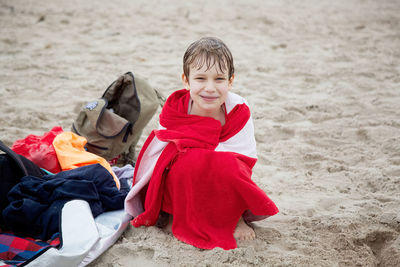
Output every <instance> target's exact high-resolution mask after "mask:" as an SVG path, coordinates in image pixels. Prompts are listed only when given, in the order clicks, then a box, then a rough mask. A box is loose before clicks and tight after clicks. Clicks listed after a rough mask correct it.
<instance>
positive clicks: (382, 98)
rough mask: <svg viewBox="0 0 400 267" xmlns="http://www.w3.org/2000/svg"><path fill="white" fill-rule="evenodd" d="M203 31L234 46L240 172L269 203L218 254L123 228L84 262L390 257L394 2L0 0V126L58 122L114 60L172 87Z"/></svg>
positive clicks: (397, 88) (42, 128)
mask: <svg viewBox="0 0 400 267" xmlns="http://www.w3.org/2000/svg"><path fill="white" fill-rule="evenodd" d="M202 36H216V37H219V38H221V39H222V40H224V41H225V42H226V44H227V45H228V46H229V47H230V49H231V51H232V54H233V56H234V61H235V68H236V72H235V75H236V77H235V84H234V88H233V91H234V92H236V93H238V94H240V95H242V96H243V97H245V98H246V99H247V101H248V102H249V104H250V107H251V112H252V116H253V120H254V124H255V133H256V140H257V151H258V162H257V164H256V166H255V168H254V170H253V171H254V172H253V180H254V181H255V182H256V183H257V184H258V185H259V186H260V187H261V188H262V189H263V190H264V191H265V192H266V193H267V194H268V196H269V197H270V198H271V199H272V200H274V202H275V203H276V204H277V206H278V207H279V209H280V213H279V214H278V215H275V216H273V217H271V218H268V219H266V220H263V221H261V222H256V223H253V226H254V228H255V232H256V235H257V239H256V240H254V241H242V242H238V246H239V248H237V249H234V250H230V251H225V250H222V249H213V250H201V249H197V248H195V247H192V246H190V245H187V244H185V243H182V242H180V241H178V240H176V239H175V238H174V237H173V236H172V234H170V233H166V232H165V231H163V230H162V229H159V228H156V227H148V228H145V227H142V228H134V227H132V226H130V227H129V228H128V229H127V231H126V232H125V233H124V234H123V235H122V237H121V238H120V239H119V240H118V241H117V243H115V244H114V245H113V246H112V247H111V248H110V249H109V250H108V251H106V252H105V253H104V254H103V255H102V256H100V257H99V258H98V259H96V260H95V261H94V262H93V263H92V264H90V266H100V267H106V266H136V265H137V266H382V267H383V266H385V267H386V266H400V234H399V233H400V1H397V0H382V1H373V0H347V1H345V0H338V1H317V0H306V1H298V0H295V1H288V0H284V1H263V0H249V1H227V0H223V1H178V0H170V1H163V0H158V1H157V0H115V1H106V0H98V1H89V0H85V1H78V0H73V1H60V0H41V1H30V0H17V1H15V0H0V139H1V140H2V141H3V142H4V143H5V144H7V145H9V146H11V145H12V144H13V142H14V141H15V140H17V139H21V138H24V137H26V136H27V135H28V134H36V135H43V134H44V133H45V132H47V131H49V130H50V129H51V128H52V127H54V126H62V127H63V129H64V131H69V130H70V128H71V124H72V122H73V120H74V119H75V117H76V114H77V110H78V109H79V107H80V106H81V105H82V104H83V103H86V102H88V101H91V100H93V99H96V98H99V97H101V95H102V93H103V91H104V90H105V89H106V88H107V86H108V85H109V84H110V83H111V82H112V81H114V80H115V79H116V78H117V77H118V76H119V75H121V74H123V73H125V72H127V71H132V72H133V73H135V74H137V75H140V76H142V77H144V78H146V79H147V80H148V81H149V83H150V84H151V85H152V86H154V87H155V88H157V89H158V90H160V91H161V92H163V93H164V94H165V95H169V94H170V93H172V92H173V91H174V90H177V89H181V88H182V84H181V78H180V77H181V74H182V56H183V53H184V51H185V49H186V47H187V46H188V45H189V44H190V43H191V42H193V41H194V40H196V39H198V38H200V37H202ZM159 112H160V110H158V112H157V114H156V116H155V117H154V118H153V119H152V121H151V122H150V123H149V124H148V126H147V127H146V129H145V131H144V134H143V136H142V137H141V139H140V142H139V145H138V151H139V149H140V147H141V146H142V144H143V142H144V140H145V138H146V136H147V135H148V134H149V133H150V131H151V130H152V129H154V128H155V127H157V123H158V114H159Z"/></svg>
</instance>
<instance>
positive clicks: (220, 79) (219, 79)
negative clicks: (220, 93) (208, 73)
mask: <svg viewBox="0 0 400 267" xmlns="http://www.w3.org/2000/svg"><path fill="white" fill-rule="evenodd" d="M217 80H218V81H224V80H225V78H221V77H219V78H217Z"/></svg>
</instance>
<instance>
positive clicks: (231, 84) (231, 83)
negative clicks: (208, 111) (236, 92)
mask: <svg viewBox="0 0 400 267" xmlns="http://www.w3.org/2000/svg"><path fill="white" fill-rule="evenodd" d="M234 79H235V74H232V77H231V78H230V79H229V90H230V89H232V86H233V80H234Z"/></svg>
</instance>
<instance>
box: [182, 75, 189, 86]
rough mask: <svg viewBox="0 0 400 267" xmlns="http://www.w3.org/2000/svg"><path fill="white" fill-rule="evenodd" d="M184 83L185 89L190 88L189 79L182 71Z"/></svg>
mask: <svg viewBox="0 0 400 267" xmlns="http://www.w3.org/2000/svg"><path fill="white" fill-rule="evenodd" d="M182 83H183V86H184V87H185V89H189V80H188V78H187V77H186V75H185V73H182Z"/></svg>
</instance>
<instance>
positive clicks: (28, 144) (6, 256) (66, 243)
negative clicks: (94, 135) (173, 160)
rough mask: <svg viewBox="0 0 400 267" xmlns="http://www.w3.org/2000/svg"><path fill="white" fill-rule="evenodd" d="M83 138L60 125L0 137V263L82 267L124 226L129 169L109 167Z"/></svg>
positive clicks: (132, 168)
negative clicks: (8, 142)
mask: <svg viewBox="0 0 400 267" xmlns="http://www.w3.org/2000/svg"><path fill="white" fill-rule="evenodd" d="M0 143H1V142H0ZM85 144H86V139H85V137H82V136H78V135H76V134H75V133H72V132H64V131H63V130H62V128H61V127H59V126H56V127H54V128H53V129H51V131H49V132H47V133H45V134H44V135H43V136H36V135H29V136H27V137H26V138H24V139H21V140H17V141H16V142H15V143H14V144H13V146H12V147H11V149H9V148H7V147H5V146H4V144H2V143H1V147H2V149H1V150H3V151H4V152H6V154H1V156H2V157H1V158H0V165H1V179H0V187H1V196H0V197H1V199H0V265H1V264H8V265H10V266H18V265H20V264H24V265H28V266H29V264H31V265H32V266H36V265H38V264H39V265H41V266H45V265H47V266H50V265H49V264H51V262H57V265H61V266H62V265H63V264H62V263H64V264H65V265H66V266H74V265H75V266H78V265H79V266H84V265H86V264H88V263H90V262H91V261H93V260H94V259H95V258H96V257H97V256H98V255H100V254H101V253H102V252H104V251H105V250H106V249H107V248H108V247H109V246H111V245H112V244H113V243H114V242H115V241H116V240H117V238H118V237H119V236H120V234H121V233H122V232H123V231H124V229H125V228H126V227H127V225H128V222H129V220H130V219H131V216H129V215H128V214H126V213H125V212H124V210H123V209H124V200H125V197H126V195H127V193H128V192H129V190H130V188H131V184H132V177H133V172H134V167H133V166H132V165H131V164H127V165H125V166H123V167H117V166H113V167H112V166H111V165H110V163H109V162H108V161H107V160H105V159H104V158H102V157H100V156H98V155H95V154H93V153H90V152H87V151H86V149H85ZM44 263H45V265H43V264H44Z"/></svg>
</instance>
